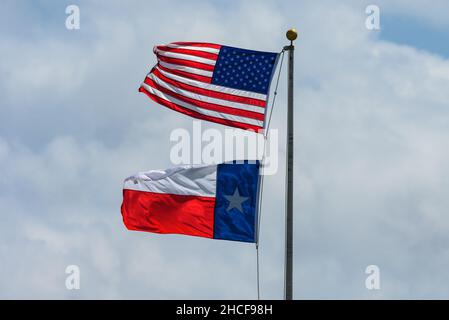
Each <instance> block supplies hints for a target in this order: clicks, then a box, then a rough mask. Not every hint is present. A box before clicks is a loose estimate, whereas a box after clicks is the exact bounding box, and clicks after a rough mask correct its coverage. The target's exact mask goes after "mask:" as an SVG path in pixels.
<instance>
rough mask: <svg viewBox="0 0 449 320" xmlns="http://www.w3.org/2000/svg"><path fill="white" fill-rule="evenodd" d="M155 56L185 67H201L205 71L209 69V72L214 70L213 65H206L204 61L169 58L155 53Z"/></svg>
mask: <svg viewBox="0 0 449 320" xmlns="http://www.w3.org/2000/svg"><path fill="white" fill-rule="evenodd" d="M157 58H158V59H159V60H160V61H164V62H167V63H171V64H177V65H181V66H186V67H191V68H196V69H201V70H206V71H211V72H213V71H214V66H211V65H208V64H205V63H201V62H196V61H190V60H184V59H176V58H169V57H164V56H161V55H160V54H157Z"/></svg>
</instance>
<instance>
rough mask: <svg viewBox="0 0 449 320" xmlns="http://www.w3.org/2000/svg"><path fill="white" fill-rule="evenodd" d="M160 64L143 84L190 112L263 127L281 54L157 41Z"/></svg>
mask: <svg viewBox="0 0 449 320" xmlns="http://www.w3.org/2000/svg"><path fill="white" fill-rule="evenodd" d="M153 51H154V53H155V54H156V56H157V60H158V63H157V64H156V66H154V67H153V69H152V70H151V71H150V73H148V75H147V76H146V78H145V80H144V82H143V83H142V85H141V86H140V88H139V91H140V92H143V93H145V94H146V95H148V96H149V97H150V98H151V99H153V100H154V101H155V102H157V103H159V104H161V105H163V106H165V107H168V108H170V109H173V110H176V111H178V112H181V113H184V114H187V115H189V116H191V117H194V118H198V119H203V120H207V121H212V122H216V123H220V124H223V125H227V126H231V127H236V128H241V129H245V130H254V131H257V132H259V131H260V129H263V128H264V127H265V116H266V114H267V112H266V111H267V101H268V93H269V89H270V83H271V79H272V77H273V73H274V70H275V67H276V63H277V59H278V53H272V52H261V51H254V50H246V49H240V48H234V47H228V46H222V45H218V44H213V43H201V42H173V43H170V44H167V45H161V46H155V47H154V49H153Z"/></svg>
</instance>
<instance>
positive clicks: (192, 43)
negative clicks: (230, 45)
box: [172, 41, 221, 49]
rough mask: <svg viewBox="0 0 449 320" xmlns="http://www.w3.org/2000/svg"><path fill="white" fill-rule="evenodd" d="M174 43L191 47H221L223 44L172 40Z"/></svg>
mask: <svg viewBox="0 0 449 320" xmlns="http://www.w3.org/2000/svg"><path fill="white" fill-rule="evenodd" d="M172 44H177V45H180V46H191V47H206V48H214V49H220V48H221V45H219V44H215V43H204V42H182V41H181V42H172Z"/></svg>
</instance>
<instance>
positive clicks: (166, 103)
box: [139, 87, 262, 132]
mask: <svg viewBox="0 0 449 320" xmlns="http://www.w3.org/2000/svg"><path fill="white" fill-rule="evenodd" d="M139 91H140V92H143V93H145V94H146V95H147V96H148V97H150V98H151V99H152V100H153V101H155V102H156V103H158V104H161V105H163V106H165V107H167V108H169V109H172V110H175V111H178V112H180V113H183V114H186V115H188V116H190V117H193V118H196V119H202V120H206V121H211V122H215V123H219V124H223V125H226V126H230V127H235V128H240V129H244V130H253V131H255V132H262V131H261V129H262V127H258V126H255V125H252V124H248V123H241V122H237V121H231V120H227V119H221V118H216V117H211V116H206V115H204V114H201V113H199V112H196V111H193V110H190V109H187V108H184V107H182V106H179V105H177V104H175V103H173V102H170V101H167V100H165V99H162V98H159V97H158V96H155V95H154V94H152V93H150V92H148V91H146V90H145V88H143V87H140V88H139Z"/></svg>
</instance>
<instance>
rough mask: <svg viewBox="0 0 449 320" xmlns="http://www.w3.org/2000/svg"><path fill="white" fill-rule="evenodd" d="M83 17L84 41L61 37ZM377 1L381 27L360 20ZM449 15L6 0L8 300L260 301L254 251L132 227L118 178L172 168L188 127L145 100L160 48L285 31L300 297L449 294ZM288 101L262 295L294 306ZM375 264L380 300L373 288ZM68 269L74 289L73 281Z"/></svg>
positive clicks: (2, 194)
mask: <svg viewBox="0 0 449 320" xmlns="http://www.w3.org/2000/svg"><path fill="white" fill-rule="evenodd" d="M70 4H76V5H78V6H79V8H80V12H81V28H80V29H79V30H67V29H66V27H65V20H66V17H67V15H66V14H65V9H66V6H67V5H70ZM369 4H375V5H378V6H379V8H380V23H381V25H380V27H381V30H380V31H373V30H368V29H367V28H366V26H365V20H366V18H367V14H366V13H365V8H366V6H367V5H369ZM448 11H449V2H447V1H444V0H435V1H432V4H431V5H429V3H428V1H424V0H421V1H419V0H408V1H405V0H402V1H400V0H395V1H391V0H389V1H387V0H377V1H369V2H368V1H356V0H353V1H351V0H346V1H338V4H337V1H320V2H319V3H318V1H302V0H294V1H293V0H292V1H282V2H281V1H260V0H257V1H256V0H254V1H251V0H250V1H237V0H236V1H227V2H225V1H199V0H196V1H183V0H164V1H137V0H134V1H129V2H127V3H126V4H125V3H124V2H123V1H118V0H117V1H51V0H47V1H31V0H30V1H25V0H23V1H14V0H3V1H1V4H0V39H1V41H0V58H1V59H0V210H1V216H0V217H1V223H0V298H8V299H9V298H39V299H41V298H58V299H81V298H87V299H107V298H112V299H116V298H125V299H126V298H138V299H197V298H203V299H220V298H223V299H231V298H236V299H253V298H256V297H257V292H256V274H255V270H256V264H255V261H256V255H255V248H254V245H251V244H245V243H235V242H227V241H212V240H208V239H201V238H194V237H185V236H177V235H157V234H149V233H139V232H130V231H127V230H126V229H125V227H124V226H123V224H122V220H121V214H120V204H121V200H122V194H121V192H122V181H123V179H124V178H126V177H128V176H129V175H130V174H132V173H134V172H136V171H141V170H148V169H156V168H167V167H170V166H171V162H170V157H169V154H170V149H171V147H172V146H173V144H172V143H171V142H170V140H169V137H170V133H171V132H172V131H173V130H174V129H176V128H185V129H187V130H189V131H191V130H192V119H190V118H188V117H186V116H184V115H181V114H177V113H175V112H172V111H169V110H168V109H165V108H163V107H160V106H157V105H155V103H153V102H152V101H150V100H149V99H148V98H146V97H145V96H144V95H143V94H139V93H138V92H137V88H138V86H139V84H140V82H141V81H142V79H143V77H144V76H145V74H146V73H147V72H148V70H149V68H150V67H151V66H152V65H153V64H154V63H155V57H154V55H153V54H152V47H153V45H155V44H160V43H167V42H172V41H204V42H215V43H220V44H226V45H231V46H237V47H243V48H250V49H256V50H265V51H279V50H280V49H281V48H282V46H283V45H285V44H286V40H285V36H284V34H285V31H286V30H287V29H288V28H290V27H296V28H297V29H298V30H299V32H300V38H299V40H298V41H297V43H296V72H295V77H296V78H295V80H296V82H295V99H296V105H295V124H296V127H295V139H296V140H295V143H296V145H295V190H294V191H295V225H294V226H295V238H294V239H295V267H294V271H295V276H294V291H295V292H294V296H295V298H298V299H310V298H325V299H330V298H337V299H340V298H362V299H378V298H393V299H398V298H406V299H407V298H449V273H448V270H449V212H448V211H447V208H448V207H449V106H448V101H449V90H448V89H447V88H448V87H449V46H448V43H449V33H448V31H447V30H448V27H449V22H448V20H447V12H448ZM284 67H285V65H284ZM285 71H286V70H283V75H284V76H285ZM278 97H279V98H278V99H279V100H278V101H277V104H276V109H275V112H274V114H273V120H272V128H273V129H278V130H279V136H280V138H281V140H280V148H279V162H280V164H281V165H280V167H279V170H278V173H277V174H276V175H274V176H270V177H267V178H266V179H265V194H264V208H263V212H262V223H261V238H260V245H261V248H260V250H261V251H260V259H261V260H260V262H261V265H260V268H261V294H262V298H267V299H268V298H270V299H281V298H282V297H283V248H284V232H283V231H284V180H283V179H284V166H283V163H284V160H283V159H284V157H285V148H284V143H285V140H284V136H285V130H284V128H285V121H286V106H285V102H286V83H285V77H282V80H281V83H280V88H279V95H278ZM205 127H213V128H217V129H220V130H223V128H224V127H222V126H220V125H205ZM373 264H374V265H377V266H378V267H379V268H380V283H381V288H380V290H367V289H366V287H365V279H366V277H367V275H366V274H365V268H366V267H367V266H368V265H373ZM68 265H77V266H79V268H80V270H81V289H80V290H71V291H69V290H67V289H66V287H65V279H66V276H67V275H66V274H65V268H66V266H68Z"/></svg>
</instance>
